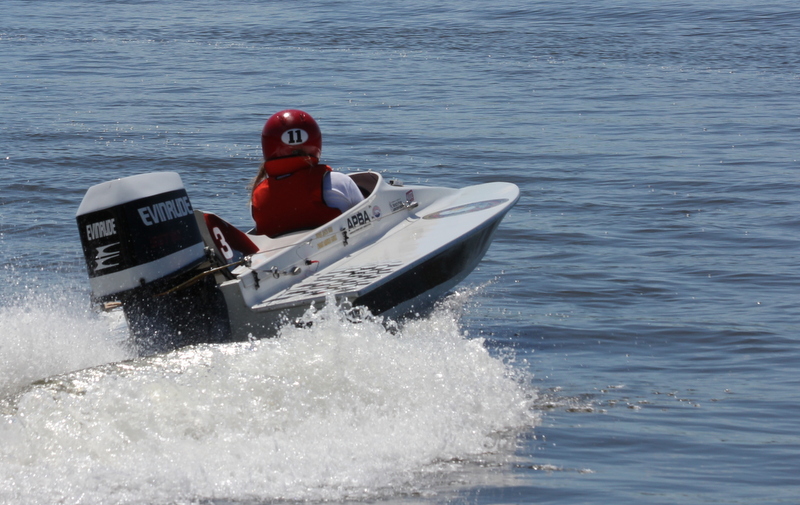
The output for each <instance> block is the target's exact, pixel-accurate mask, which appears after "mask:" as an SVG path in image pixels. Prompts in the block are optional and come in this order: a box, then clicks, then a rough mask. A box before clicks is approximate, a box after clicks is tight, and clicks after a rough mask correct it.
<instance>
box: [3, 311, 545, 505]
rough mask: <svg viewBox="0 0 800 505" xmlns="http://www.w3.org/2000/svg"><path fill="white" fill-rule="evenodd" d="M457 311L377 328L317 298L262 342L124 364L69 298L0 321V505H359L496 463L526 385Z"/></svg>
mask: <svg viewBox="0 0 800 505" xmlns="http://www.w3.org/2000/svg"><path fill="white" fill-rule="evenodd" d="M463 298H468V297H463ZM460 306H461V302H459V301H453V299H451V300H449V301H448V302H447V303H445V304H443V305H442V306H440V308H439V309H437V310H435V311H434V312H433V313H431V314H430V315H427V316H425V317H423V318H420V319H416V320H411V321H407V322H405V323H404V324H403V325H402V326H397V327H394V328H388V329H387V326H389V325H387V324H385V322H384V321H381V320H380V319H378V318H369V317H367V318H364V319H361V320H359V321H354V320H353V319H352V318H351V317H349V315H348V313H347V312H346V311H344V310H342V309H341V308H338V307H336V306H335V304H333V303H329V304H327V305H326V306H325V307H323V308H321V309H319V310H314V309H313V308H312V309H310V310H309V311H308V312H307V313H306V314H305V316H304V321H303V322H304V324H294V323H292V324H286V325H284V326H283V327H282V328H281V330H280V335H279V338H276V339H267V340H254V341H248V342H239V343H233V344H203V345H198V346H193V347H187V348H182V349H178V350H176V351H173V352H170V353H168V354H162V355H157V356H152V357H147V358H137V359H131V360H127V361H121V362H120V361H117V360H118V358H120V357H123V356H125V354H124V353H125V352H126V351H125V349H124V347H121V346H119V345H117V344H112V343H109V340H108V335H109V324H112V327H113V323H111V322H109V321H105V320H100V319H97V318H96V317H94V316H91V317H90V316H88V315H86V314H84V313H80V312H79V314H78V315H77V316H76V315H73V312H72V305H71V303H68V304H67V306H66V307H64V306H61V307H56V308H55V309H53V308H52V307H50V306H48V307H49V308H47V309H45V308H44V307H41V308H38V307H37V306H35V305H34V306H33V307H31V306H28V307H16V308H15V307H9V308H6V309H3V312H2V313H1V314H2V315H0V322H2V323H11V324H12V337H11V340H12V341H13V340H15V339H16V340H19V341H20V343H19V345H16V346H12V350H11V351H9V350H8V346H7V345H3V346H2V347H1V348H0V349H2V351H0V352H2V360H3V364H4V366H3V371H2V373H3V377H2V381H3V382H2V392H3V395H2V396H4V397H5V399H3V400H0V502H6V503H9V502H14V503H63V502H77V501H81V502H86V503H97V502H103V503H110V502H113V503H175V502H180V501H203V500H222V501H224V502H226V503H227V502H229V501H233V502H238V501H245V502H250V501H272V500H345V499H357V500H361V499H372V498H376V497H386V496H397V495H401V496H402V495H408V494H410V493H417V492H420V491H421V490H422V491H424V490H425V489H430V488H431V486H433V487H436V486H437V485H440V484H442V483H443V482H450V481H451V480H452V479H453V472H454V471H456V472H457V471H458V470H457V469H456V470H454V468H455V467H459V466H461V467H462V468H463V467H464V465H470V464H474V463H475V461H479V460H480V461H485V460H486V459H487V458H488V459H492V460H493V461H501V462H502V461H503V460H504V459H506V458H511V457H513V453H514V449H515V446H516V438H517V434H518V433H519V432H520V430H525V429H528V428H530V427H531V426H533V425H534V424H535V423H536V416H535V413H534V411H533V409H532V407H533V402H534V401H535V399H536V395H535V391H534V390H533V388H532V387H531V386H530V380H529V378H527V377H524V375H523V372H521V371H519V370H517V369H515V368H514V367H513V366H512V365H511V364H510V363H509V362H508V360H507V358H499V357H497V356H493V355H492V354H491V353H490V352H488V351H487V349H486V347H485V346H484V343H483V341H482V340H481V339H478V338H470V337H468V336H466V335H465V334H464V332H463V331H462V329H461V328H460V325H459V317H458V312H459V310H460ZM48 310H49V311H50V312H48ZM34 322H35V324H34ZM14 325H15V326H14ZM113 331H118V330H113ZM113 331H112V333H113ZM119 331H121V332H124V331H125V330H124V328H122V329H121V330H119ZM3 338H4V340H8V339H7V337H3ZM25 339H30V340H31V341H30V342H29V344H30V345H31V346H32V347H33V348H34V349H25V350H23V349H22V347H24V346H22V345H21V344H22V342H21V341H23V340H25ZM5 344H7V342H5ZM14 349H16V350H14ZM81 353H86V354H87V355H88V357H86V359H85V360H84V361H81V360H78V359H77V357H78V356H80V355H81ZM40 361H41V362H42V364H41V365H33V364H32V363H35V362H40ZM92 361H94V362H95V363H91V362H92ZM103 361H106V364H101V365H99V366H94V367H93V368H88V369H81V370H78V371H73V372H69V373H64V374H62V375H58V376H55V377H51V378H48V379H44V380H40V381H37V382H35V383H32V384H31V383H30V381H31V380H35V379H37V378H41V377H45V376H48V375H50V374H52V373H59V372H65V371H66V370H67V369H69V368H72V369H77V368H81V367H84V366H87V364H89V365H91V364H97V362H103ZM112 361H113V362H112ZM12 362H19V363H20V364H17V365H12V367H13V366H16V367H17V369H16V371H13V370H12V371H7V370H6V367H7V366H9V365H11V364H12ZM15 373H16V374H19V375H15ZM26 381H27V383H26ZM20 388H22V389H20ZM12 393H13V394H12Z"/></svg>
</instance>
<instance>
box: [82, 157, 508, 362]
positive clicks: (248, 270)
mask: <svg viewBox="0 0 800 505" xmlns="http://www.w3.org/2000/svg"><path fill="white" fill-rule="evenodd" d="M350 177H351V178H352V179H353V180H354V181H355V182H356V184H357V185H358V187H359V188H360V189H361V191H362V193H363V194H364V195H365V197H366V198H365V199H364V201H362V202H361V203H360V204H359V205H357V206H355V207H353V208H352V209H351V210H350V211H348V212H347V213H346V214H343V215H341V216H339V217H337V218H335V219H334V220H332V221H330V222H328V223H327V224H325V225H323V226H321V227H319V228H317V229H314V230H306V231H301V232H296V233H291V234H287V235H284V236H281V237H278V238H274V239H273V238H269V237H267V236H264V235H255V234H251V233H245V232H242V231H240V230H238V229H236V228H235V227H234V226H232V225H230V224H228V223H227V222H225V221H224V220H222V219H220V218H219V217H218V216H216V215H214V214H208V213H203V212H200V211H198V210H194V209H193V208H192V206H191V203H190V201H189V198H188V195H187V194H186V190H185V189H184V186H183V183H182V182H181V179H180V176H179V175H178V174H176V173H174V172H159V173H152V174H144V175H137V176H133V177H127V178H124V179H117V180H113V181H109V182H105V183H102V184H98V185H96V186H93V187H91V188H89V190H88V191H87V193H86V195H85V196H84V198H83V201H82V202H81V205H80V207H79V209H78V212H77V221H78V228H79V231H80V236H81V241H82V243H83V251H84V255H85V258H86V265H87V268H88V272H89V279H90V284H91V289H92V299H93V301H94V302H96V303H98V304H102V306H104V307H114V306H119V305H121V306H122V309H123V310H124V312H125V316H126V319H127V321H128V326H129V328H130V331H131V335H132V338H133V341H134V343H135V344H136V345H137V347H138V349H139V351H140V352H141V353H143V354H147V353H151V352H160V351H164V350H169V349H173V348H176V347H180V346H183V345H188V344H193V343H200V342H224V341H231V340H245V339H248V338H262V337H270V336H274V335H275V332H276V330H277V328H278V327H279V325H280V324H284V323H285V322H286V321H287V320H293V319H294V318H297V317H299V316H300V315H302V314H303V313H304V312H305V311H306V310H307V309H308V308H309V307H310V306H311V305H312V304H316V306H317V307H319V306H320V305H322V304H324V303H326V300H328V301H329V300H332V299H335V300H336V302H337V303H340V304H343V305H346V306H352V307H354V308H358V307H366V308H367V309H369V311H370V313H372V314H375V315H377V314H382V315H386V316H389V317H402V316H404V315H406V314H409V313H415V312H421V311H423V310H426V309H427V308H430V307H431V306H432V305H433V303H434V302H435V301H437V300H438V299H440V298H441V297H442V296H443V295H445V294H446V293H447V292H448V291H449V290H451V289H452V288H453V287H455V286H456V285H457V284H458V283H459V282H461V281H462V280H463V279H464V278H465V277H466V276H467V275H468V274H469V273H470V272H471V271H472V270H473V269H474V268H475V267H476V266H477V264H478V263H479V262H480V260H481V258H482V257H483V256H484V254H485V253H486V251H487V249H488V248H489V244H490V243H491V241H492V238H493V235H494V232H495V230H496V229H497V227H498V225H499V224H500V221H501V220H502V219H503V217H504V216H505V214H506V213H507V212H508V211H509V209H511V207H512V206H513V205H514V204H515V203H516V202H517V200H518V199H519V189H518V188H517V186H515V185H514V184H509V183H500V182H497V183H489V184H480V185H477V186H470V187H466V188H463V189H450V188H441V187H425V186H418V185H414V186H404V185H403V184H402V183H400V182H398V181H388V182H387V181H385V180H384V179H383V177H382V176H381V175H380V174H378V173H375V172H362V173H354V174H350ZM331 297H332V298H331Z"/></svg>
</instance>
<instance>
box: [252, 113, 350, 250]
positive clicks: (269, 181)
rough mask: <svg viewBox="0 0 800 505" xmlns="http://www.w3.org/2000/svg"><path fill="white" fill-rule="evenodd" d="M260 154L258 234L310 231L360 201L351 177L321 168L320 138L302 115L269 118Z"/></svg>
mask: <svg viewBox="0 0 800 505" xmlns="http://www.w3.org/2000/svg"><path fill="white" fill-rule="evenodd" d="M261 150H262V151H263V153H264V161H263V162H262V163H261V166H260V167H259V170H258V175H257V176H256V178H255V179H254V180H253V184H252V187H253V189H252V193H251V195H250V203H251V212H252V215H253V219H254V220H255V222H256V233H258V234H262V235H267V236H269V237H277V236H279V235H283V234H285V233H290V232H293V231H299V230H305V229H313V228H316V227H318V226H321V225H323V224H325V223H327V222H328V221H330V220H331V219H333V218H335V217H336V216H339V215H341V214H342V213H343V212H345V211H346V210H347V209H349V208H350V207H352V206H354V205H356V204H357V203H358V202H360V201H362V200H363V199H364V197H363V196H362V194H361V191H360V190H359V189H358V186H357V185H356V183H355V182H353V180H352V179H351V178H350V177H348V176H347V175H345V174H342V173H340V172H334V171H333V169H332V168H331V167H329V166H328V165H320V163H319V157H320V153H321V152H322V133H321V132H320V129H319V125H318V124H317V122H316V121H314V118H312V117H311V115H309V114H308V113H306V112H303V111H301V110H297V109H287V110H283V111H281V112H278V113H276V114H273V115H272V116H271V117H270V118H269V119H268V120H267V123H266V124H265V125H264V129H263V131H262V132H261Z"/></svg>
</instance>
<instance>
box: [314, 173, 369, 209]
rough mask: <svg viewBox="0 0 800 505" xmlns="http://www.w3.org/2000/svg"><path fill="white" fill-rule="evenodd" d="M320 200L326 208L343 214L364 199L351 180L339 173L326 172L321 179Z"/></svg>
mask: <svg viewBox="0 0 800 505" xmlns="http://www.w3.org/2000/svg"><path fill="white" fill-rule="evenodd" d="M322 199H323V200H324V201H325V205H327V206H328V207H333V208H334V209H339V210H340V211H342V212H345V211H347V209H349V208H350V207H352V206H354V205H355V204H357V203H358V202H360V201H361V200H363V199H364V197H363V196H362V195H361V190H360V189H358V186H357V185H356V183H355V182H353V179H351V178H350V177H348V176H346V175H345V174H343V173H341V172H328V173H326V174H325V177H324V178H323V179H322Z"/></svg>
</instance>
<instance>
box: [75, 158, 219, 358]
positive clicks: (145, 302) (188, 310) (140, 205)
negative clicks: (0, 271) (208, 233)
mask: <svg viewBox="0 0 800 505" xmlns="http://www.w3.org/2000/svg"><path fill="white" fill-rule="evenodd" d="M76 219H77V222H78V230H79V233H80V237H81V243H82V244H83V253H84V258H85V260H86V267H87V270H88V273H89V282H90V285H91V289H92V299H93V300H94V301H95V302H108V301H112V300H113V301H119V302H121V303H122V306H123V309H124V311H125V316H126V318H127V320H128V325H129V327H130V330H131V333H132V335H133V337H134V341H135V342H136V344H137V346H138V347H139V348H140V350H142V351H143V352H148V353H149V352H151V351H156V352H158V351H161V350H166V349H169V348H174V347H179V346H181V345H186V344H188V343H196V342H213V341H221V340H224V339H225V332H226V329H227V310H226V308H225V304H224V300H223V298H222V295H221V293H219V291H218V289H217V288H216V284H215V283H214V281H213V277H210V278H208V279H202V280H201V281H199V282H195V283H193V284H191V286H189V287H187V288H181V289H175V288H178V287H180V286H181V285H183V284H184V283H185V282H186V281H187V280H188V279H190V278H192V277H193V276H195V275H197V274H198V273H199V270H198V267H200V266H201V265H202V264H203V263H204V262H205V261H206V260H207V257H206V252H205V244H204V242H203V238H202V235H201V233H200V229H199V227H198V223H197V220H196V219H195V216H194V211H193V209H192V205H191V202H190V201H189V197H188V195H187V193H186V190H185V188H184V186H183V183H182V181H181V178H180V176H179V175H178V174H177V173H174V172H159V173H151V174H143V175H136V176H132V177H126V178H123V179H117V180H113V181H108V182H104V183H102V184H98V185H96V186H92V187H91V188H89V190H88V191H87V192H86V195H85V196H84V198H83V201H82V202H81V204H80V207H79V208H78V212H77V215H76ZM220 321H222V323H221V322H220Z"/></svg>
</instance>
